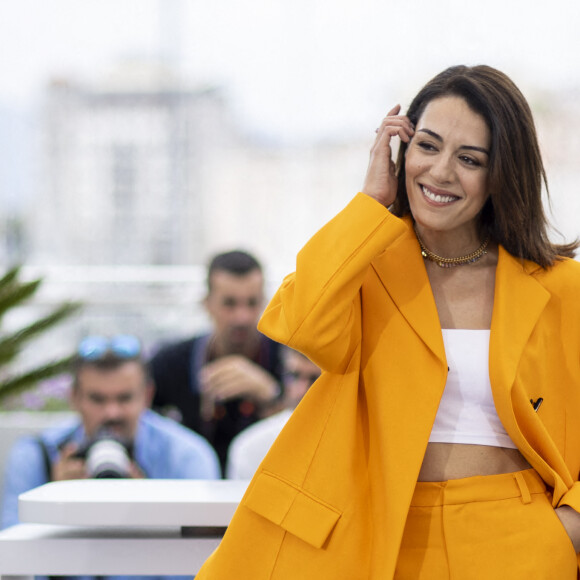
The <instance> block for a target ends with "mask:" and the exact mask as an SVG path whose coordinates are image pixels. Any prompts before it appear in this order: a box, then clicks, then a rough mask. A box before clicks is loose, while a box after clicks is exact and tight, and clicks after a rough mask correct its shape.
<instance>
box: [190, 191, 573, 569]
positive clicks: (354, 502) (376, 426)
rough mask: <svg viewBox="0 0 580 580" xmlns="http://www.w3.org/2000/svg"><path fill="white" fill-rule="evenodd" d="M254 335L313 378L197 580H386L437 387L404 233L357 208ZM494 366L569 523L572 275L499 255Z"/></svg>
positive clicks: (339, 221) (435, 323)
mask: <svg viewBox="0 0 580 580" xmlns="http://www.w3.org/2000/svg"><path fill="white" fill-rule="evenodd" d="M259 329H260V330H261V331H262V332H264V333H265V334H267V335H268V336H270V337H272V338H273V339H274V340H277V341H279V342H282V343H285V344H288V345H289V346H291V347H292V348H295V349H297V350H299V351H301V352H303V353H304V354H306V355H307V356H308V357H309V358H310V359H311V360H312V361H313V362H315V363H316V364H318V365H319V366H320V367H321V368H322V369H323V373H322V376H321V378H320V379H319V380H318V381H317V382H316V383H315V385H314V386H313V387H312V388H311V389H310V391H309V392H308V393H307V395H306V397H305V398H304V399H303V400H302V402H301V404H300V405H299V406H298V408H297V409H296V411H295V412H294V413H293V415H292V417H291V419H290V421H289V422H288V423H287V425H286V427H285V428H284V430H283V431H282V433H281V434H280V436H279V437H278V439H277V441H276V443H275V444H274V445H273V447H272V449H271V450H270V452H269V453H268V455H267V456H266V458H265V459H264V461H263V462H262V464H261V466H260V468H259V469H258V471H257V472H256V474H255V476H254V478H253V480H252V482H251V484H250V486H249V488H248V491H247V492H246V494H245V496H244V498H243V500H242V502H241V504H240V506H239V508H238V510H237V511H236V514H235V515H234V518H233V520H232V522H231V524H230V526H229V528H228V531H227V532H226V534H225V536H224V538H223V540H222V542H221V544H220V546H219V547H218V549H217V550H216V551H215V552H214V554H213V555H212V556H211V557H210V558H209V559H208V561H207V562H206V563H205V564H204V566H203V567H202V569H201V571H200V572H199V574H198V576H197V577H196V578H197V580H218V579H219V580H222V579H223V580H226V579H230V578H236V580H244V579H248V580H250V579H251V580H266V579H268V580H287V579H288V580H289V579H292V580H297V579H300V580H310V579H312V580H326V579H329V580H330V579H333V580H334V579H342V578H344V579H348V580H358V579H360V580H369V579H372V580H375V579H376V580H379V579H380V580H384V579H388V578H392V577H393V574H394V569H395V565H396V562H397V556H398V552H399V546H400V542H401V537H402V534H403V529H404V527H405V521H406V517H407V512H408V510H409V505H410V502H411V498H412V496H413V491H414V488H415V484H416V481H417V476H418V473H419V469H420V467H421V463H422V459H423V455H424V452H425V448H426V446H427V443H428V439H429V434H430V431H431V427H432V424H433V421H434V418H435V415H436V412H437V407H438V404H439V400H440V397H441V394H442V392H443V389H444V387H445V382H446V376H447V362H446V359H445V351H444V346H443V339H442V334H441V328H440V324H439V319H438V315H437V310H436V306H435V301H434V299H433V295H432V292H431V287H430V285H429V280H428V277H427V273H426V270H425V266H424V263H423V258H422V256H421V252H420V248H419V244H418V242H417V239H416V237H415V234H414V232H413V228H412V225H411V221H410V220H409V219H399V218H397V217H395V216H393V215H392V214H391V213H390V212H389V211H388V210H387V209H386V208H384V207H383V206H382V205H380V204H379V203H377V202H376V201H374V200H373V199H372V198H370V197H368V196H366V195H364V194H362V193H359V194H358V195H357V196H356V197H355V198H354V199H353V200H352V201H351V202H350V203H349V204H348V206H347V207H346V208H345V209H344V210H342V212H340V213H339V214H338V215H337V216H336V217H335V218H333V219H332V220H331V221H330V222H329V223H328V224H327V225H325V226H324V227H323V228H322V229H321V230H319V231H318V232H317V233H316V234H315V235H314V236H313V238H312V239H311V240H310V241H309V242H308V243H307V244H306V246H305V247H304V248H303V249H302V250H301V251H300V253H299V254H298V257H297V265H296V272H295V273H294V274H291V275H289V276H288V277H287V278H286V279H285V280H284V282H283V283H282V285H281V287H280V288H279V290H278V292H277V293H276V295H275V296H274V298H273V299H272V300H271V302H270V304H269V305H268V307H267V309H266V311H265V312H264V315H263V317H262V319H261V321H260V324H259ZM489 358H490V361H489V374H490V380H491V385H492V391H493V396H494V401H495V405H496V408H497V412H498V415H499V417H500V419H501V421H502V423H503V425H504V427H505V429H506V431H507V432H508V434H509V435H510V437H511V439H512V440H513V441H514V443H515V444H516V445H517V447H518V448H519V450H520V451H521V453H522V454H523V455H524V456H525V458H526V459H527V460H528V461H529V463H530V464H531V465H532V466H533V467H534V468H535V470H536V471H537V472H538V473H539V475H540V476H541V478H542V479H543V480H544V481H545V482H546V484H547V485H548V486H549V487H550V488H552V489H553V505H554V506H557V505H561V504H568V505H570V506H572V507H573V508H575V509H576V510H578V511H580V484H579V483H578V476H579V471H580V264H579V263H577V262H575V261H574V260H570V259H565V260H562V261H559V262H557V263H556V264H555V265H554V267H553V268H551V269H549V270H544V269H542V268H540V267H539V266H538V265H536V264H534V263H531V262H527V261H525V260H519V259H516V258H514V257H513V256H511V255H510V254H508V253H507V252H506V251H505V250H504V249H503V248H502V247H500V248H499V258H498V265H497V271H496V282H495V299H494V309H493V317H492V323H491V338H490V355H489ZM540 397H541V398H543V403H542V405H541V406H540V408H539V409H538V410H537V411H536V410H535V409H534V407H533V405H532V404H531V402H530V401H536V400H537V399H538V398H540Z"/></svg>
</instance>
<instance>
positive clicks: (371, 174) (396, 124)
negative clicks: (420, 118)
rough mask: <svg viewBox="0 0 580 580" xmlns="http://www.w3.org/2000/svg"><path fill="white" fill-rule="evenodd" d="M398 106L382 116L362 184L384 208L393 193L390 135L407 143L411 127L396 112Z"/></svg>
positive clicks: (394, 179)
mask: <svg viewBox="0 0 580 580" xmlns="http://www.w3.org/2000/svg"><path fill="white" fill-rule="evenodd" d="M400 111H401V105H396V106H395V107H393V108H392V109H391V110H390V111H389V112H388V113H387V116H386V117H385V118H384V119H383V122H382V123H381V125H380V127H379V128H378V129H377V138H376V139H375V142H374V144H373V146H372V148H371V155H370V160H369V166H368V169H367V174H366V177H365V182H364V185H363V189H362V191H363V193H366V194H367V195H369V196H371V197H372V198H374V199H376V200H377V201H378V202H379V203H382V204H383V205H384V206H385V207H388V206H390V205H391V204H392V203H393V202H394V201H395V197H396V195H397V177H396V175H395V162H394V161H393V159H392V150H391V138H393V137H397V136H398V137H400V139H401V140H402V141H405V142H406V143H408V142H409V141H410V140H411V137H413V135H414V133H415V130H414V127H413V124H412V123H411V121H410V120H409V119H408V117H405V116H404V115H399V112H400Z"/></svg>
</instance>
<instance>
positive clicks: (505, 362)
mask: <svg viewBox="0 0 580 580" xmlns="http://www.w3.org/2000/svg"><path fill="white" fill-rule="evenodd" d="M537 268H539V266H537V265H535V264H531V263H530V262H524V261H521V260H518V259H517V258H514V257H513V256H511V255H510V254H509V253H508V252H507V251H506V250H504V249H503V248H502V247H501V246H500V247H499V258H498V264H497V270H496V278H495V296H494V304H493V316H492V321H491V340H490V347H489V358H490V369H489V372H490V378H491V383H492V385H494V384H496V385H501V386H502V387H507V391H509V389H511V386H512V385H513V382H514V378H515V376H516V370H517V366H518V363H519V361H520V358H521V356H522V352H523V350H524V347H525V345H526V343H527V341H528V339H529V337H530V335H531V333H532V330H533V328H534V326H535V325H536V323H537V320H538V318H539V316H540V314H541V313H542V311H543V309H544V308H545V306H546V304H547V302H548V300H549V299H550V293H549V292H548V291H547V290H546V289H545V288H544V287H543V286H542V285H541V284H539V283H538V282H537V281H536V279H535V278H534V277H533V276H531V275H530V274H531V272H533V271H534V270H536V269H537ZM502 390H504V389H503V388H502Z"/></svg>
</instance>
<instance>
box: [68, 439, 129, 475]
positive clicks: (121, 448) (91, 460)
mask: <svg viewBox="0 0 580 580" xmlns="http://www.w3.org/2000/svg"><path fill="white" fill-rule="evenodd" d="M74 456H75V457H78V458H80V459H84V460H85V465H86V469H87V475H88V476H89V477H91V478H94V479H115V478H117V479H122V478H127V477H129V476H130V468H131V462H132V460H133V445H132V444H131V443H128V442H127V441H125V440H123V439H122V438H120V437H119V436H118V435H115V434H114V433H112V432H111V431H110V430H109V429H107V428H101V429H99V430H98V431H97V433H96V434H95V436H94V437H91V438H90V439H87V440H86V441H85V442H84V443H82V444H81V446H80V447H79V449H78V450H77V451H76V453H75V454H74Z"/></svg>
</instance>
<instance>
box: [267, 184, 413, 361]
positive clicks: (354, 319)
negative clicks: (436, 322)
mask: <svg viewBox="0 0 580 580" xmlns="http://www.w3.org/2000/svg"><path fill="white" fill-rule="evenodd" d="M406 229H407V226H406V225H405V224H404V222H403V221H402V220H401V219H399V218H397V217H395V216H394V215H393V214H391V213H390V212H389V211H388V210H387V209H386V208H385V207H384V206H383V205H381V204H380V203H378V202H377V201H375V200H374V199H373V198H371V197H369V196H367V195H365V194H364V193H358V194H357V195H356V196H355V198H354V199H353V200H352V201H351V202H350V203H349V204H348V205H347V206H346V208H345V209H343V210H342V211H341V212H340V213H339V214H338V215H337V216H336V217H334V218H333V219H332V220H331V221H330V222H329V223H327V224H326V225H325V226H323V227H322V228H321V229H320V230H319V231H318V232H317V233H316V234H315V235H314V236H313V237H312V238H311V239H310V241H309V242H308V243H307V244H306V245H305V246H304V248H302V250H301V251H300V252H299V253H298V256H297V259H296V271H295V272H294V273H293V274H290V275H289V276H287V277H286V278H285V279H284V281H283V283H282V285H281V287H280V288H279V289H278V291H277V292H276V294H275V295H274V297H273V298H272V300H271V301H270V304H269V305H268V306H267V308H266V310H265V311H264V314H263V315H262V318H261V320H260V322H259V324H258V328H259V330H260V331H261V332H263V333H264V334H266V335H268V336H270V337H271V338H273V339H274V340H276V341H278V342H281V343H284V344H287V345H288V346H290V347H291V348H294V349H296V350H298V351H300V352H303V353H304V354H305V355H306V356H308V357H309V358H310V359H311V360H312V361H313V362H314V363H316V364H317V365H318V366H320V367H321V368H322V369H323V370H327V371H331V372H341V371H342V370H344V368H345V367H346V365H347V363H348V361H349V360H350V358H351V356H352V353H353V352H354V350H355V349H356V347H357V345H358V343H359V342H360V333H361V323H360V319H361V304H360V289H361V286H362V284H363V281H364V279H365V276H366V275H367V273H368V270H369V266H370V263H371V261H372V260H373V259H374V258H375V257H376V256H378V255H379V254H380V253H382V252H383V251H384V249H385V248H386V247H387V246H389V245H390V244H392V243H393V242H394V241H395V240H397V238H398V237H399V236H401V235H402V234H403V233H404V232H405V231H406Z"/></svg>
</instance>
